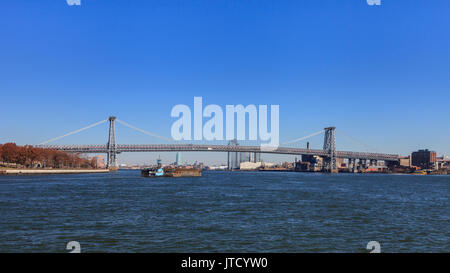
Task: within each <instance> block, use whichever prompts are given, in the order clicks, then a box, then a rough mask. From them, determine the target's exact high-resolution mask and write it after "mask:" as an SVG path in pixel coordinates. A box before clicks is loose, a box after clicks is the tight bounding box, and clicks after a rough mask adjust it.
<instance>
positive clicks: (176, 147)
mask: <svg viewBox="0 0 450 273" xmlns="http://www.w3.org/2000/svg"><path fill="white" fill-rule="evenodd" d="M36 147H41V148H50V149H55V150H60V151H66V152H78V153H107V152H108V149H107V146H106V145H39V146H36ZM116 152H117V153H123V152H255V153H271V154H289V155H315V156H324V157H326V156H328V152H327V151H325V150H318V149H299V148H288V147H278V148H277V149H275V150H270V149H261V147H260V146H241V145H237V146H232V145H196V144H132V145H129V144H118V145H116ZM336 155H337V157H338V158H352V159H353V158H354V159H374V160H386V161H398V160H399V159H400V158H402V157H401V156H399V155H395V154H382V153H364V152H350V151H337V154H336Z"/></svg>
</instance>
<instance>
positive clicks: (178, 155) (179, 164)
mask: <svg viewBox="0 0 450 273" xmlns="http://www.w3.org/2000/svg"><path fill="white" fill-rule="evenodd" d="M176 165H177V166H181V165H182V163H181V153H180V152H177V156H176Z"/></svg>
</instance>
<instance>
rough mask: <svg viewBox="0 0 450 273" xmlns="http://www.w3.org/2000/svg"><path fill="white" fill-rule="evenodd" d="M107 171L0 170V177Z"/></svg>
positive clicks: (99, 170)
mask: <svg viewBox="0 0 450 273" xmlns="http://www.w3.org/2000/svg"><path fill="white" fill-rule="evenodd" d="M107 172H109V170H108V169H0V175H40V174H81V173H107Z"/></svg>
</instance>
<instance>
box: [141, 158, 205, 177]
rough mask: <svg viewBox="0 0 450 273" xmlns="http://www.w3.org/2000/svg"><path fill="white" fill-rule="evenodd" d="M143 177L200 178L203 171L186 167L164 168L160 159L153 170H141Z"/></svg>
mask: <svg viewBox="0 0 450 273" xmlns="http://www.w3.org/2000/svg"><path fill="white" fill-rule="evenodd" d="M141 176H143V177H198V176H202V170H201V169H195V168H186V167H162V164H161V160H160V159H158V161H157V166H156V167H153V168H145V169H141Z"/></svg>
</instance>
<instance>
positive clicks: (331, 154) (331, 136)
mask: <svg viewBox="0 0 450 273" xmlns="http://www.w3.org/2000/svg"><path fill="white" fill-rule="evenodd" d="M324 130H325V138H324V141H323V149H324V150H325V151H327V152H328V156H327V157H326V158H324V169H325V170H326V171H327V172H330V173H336V172H337V171H338V168H337V164H336V138H335V130H336V127H327V128H325V129H324Z"/></svg>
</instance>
